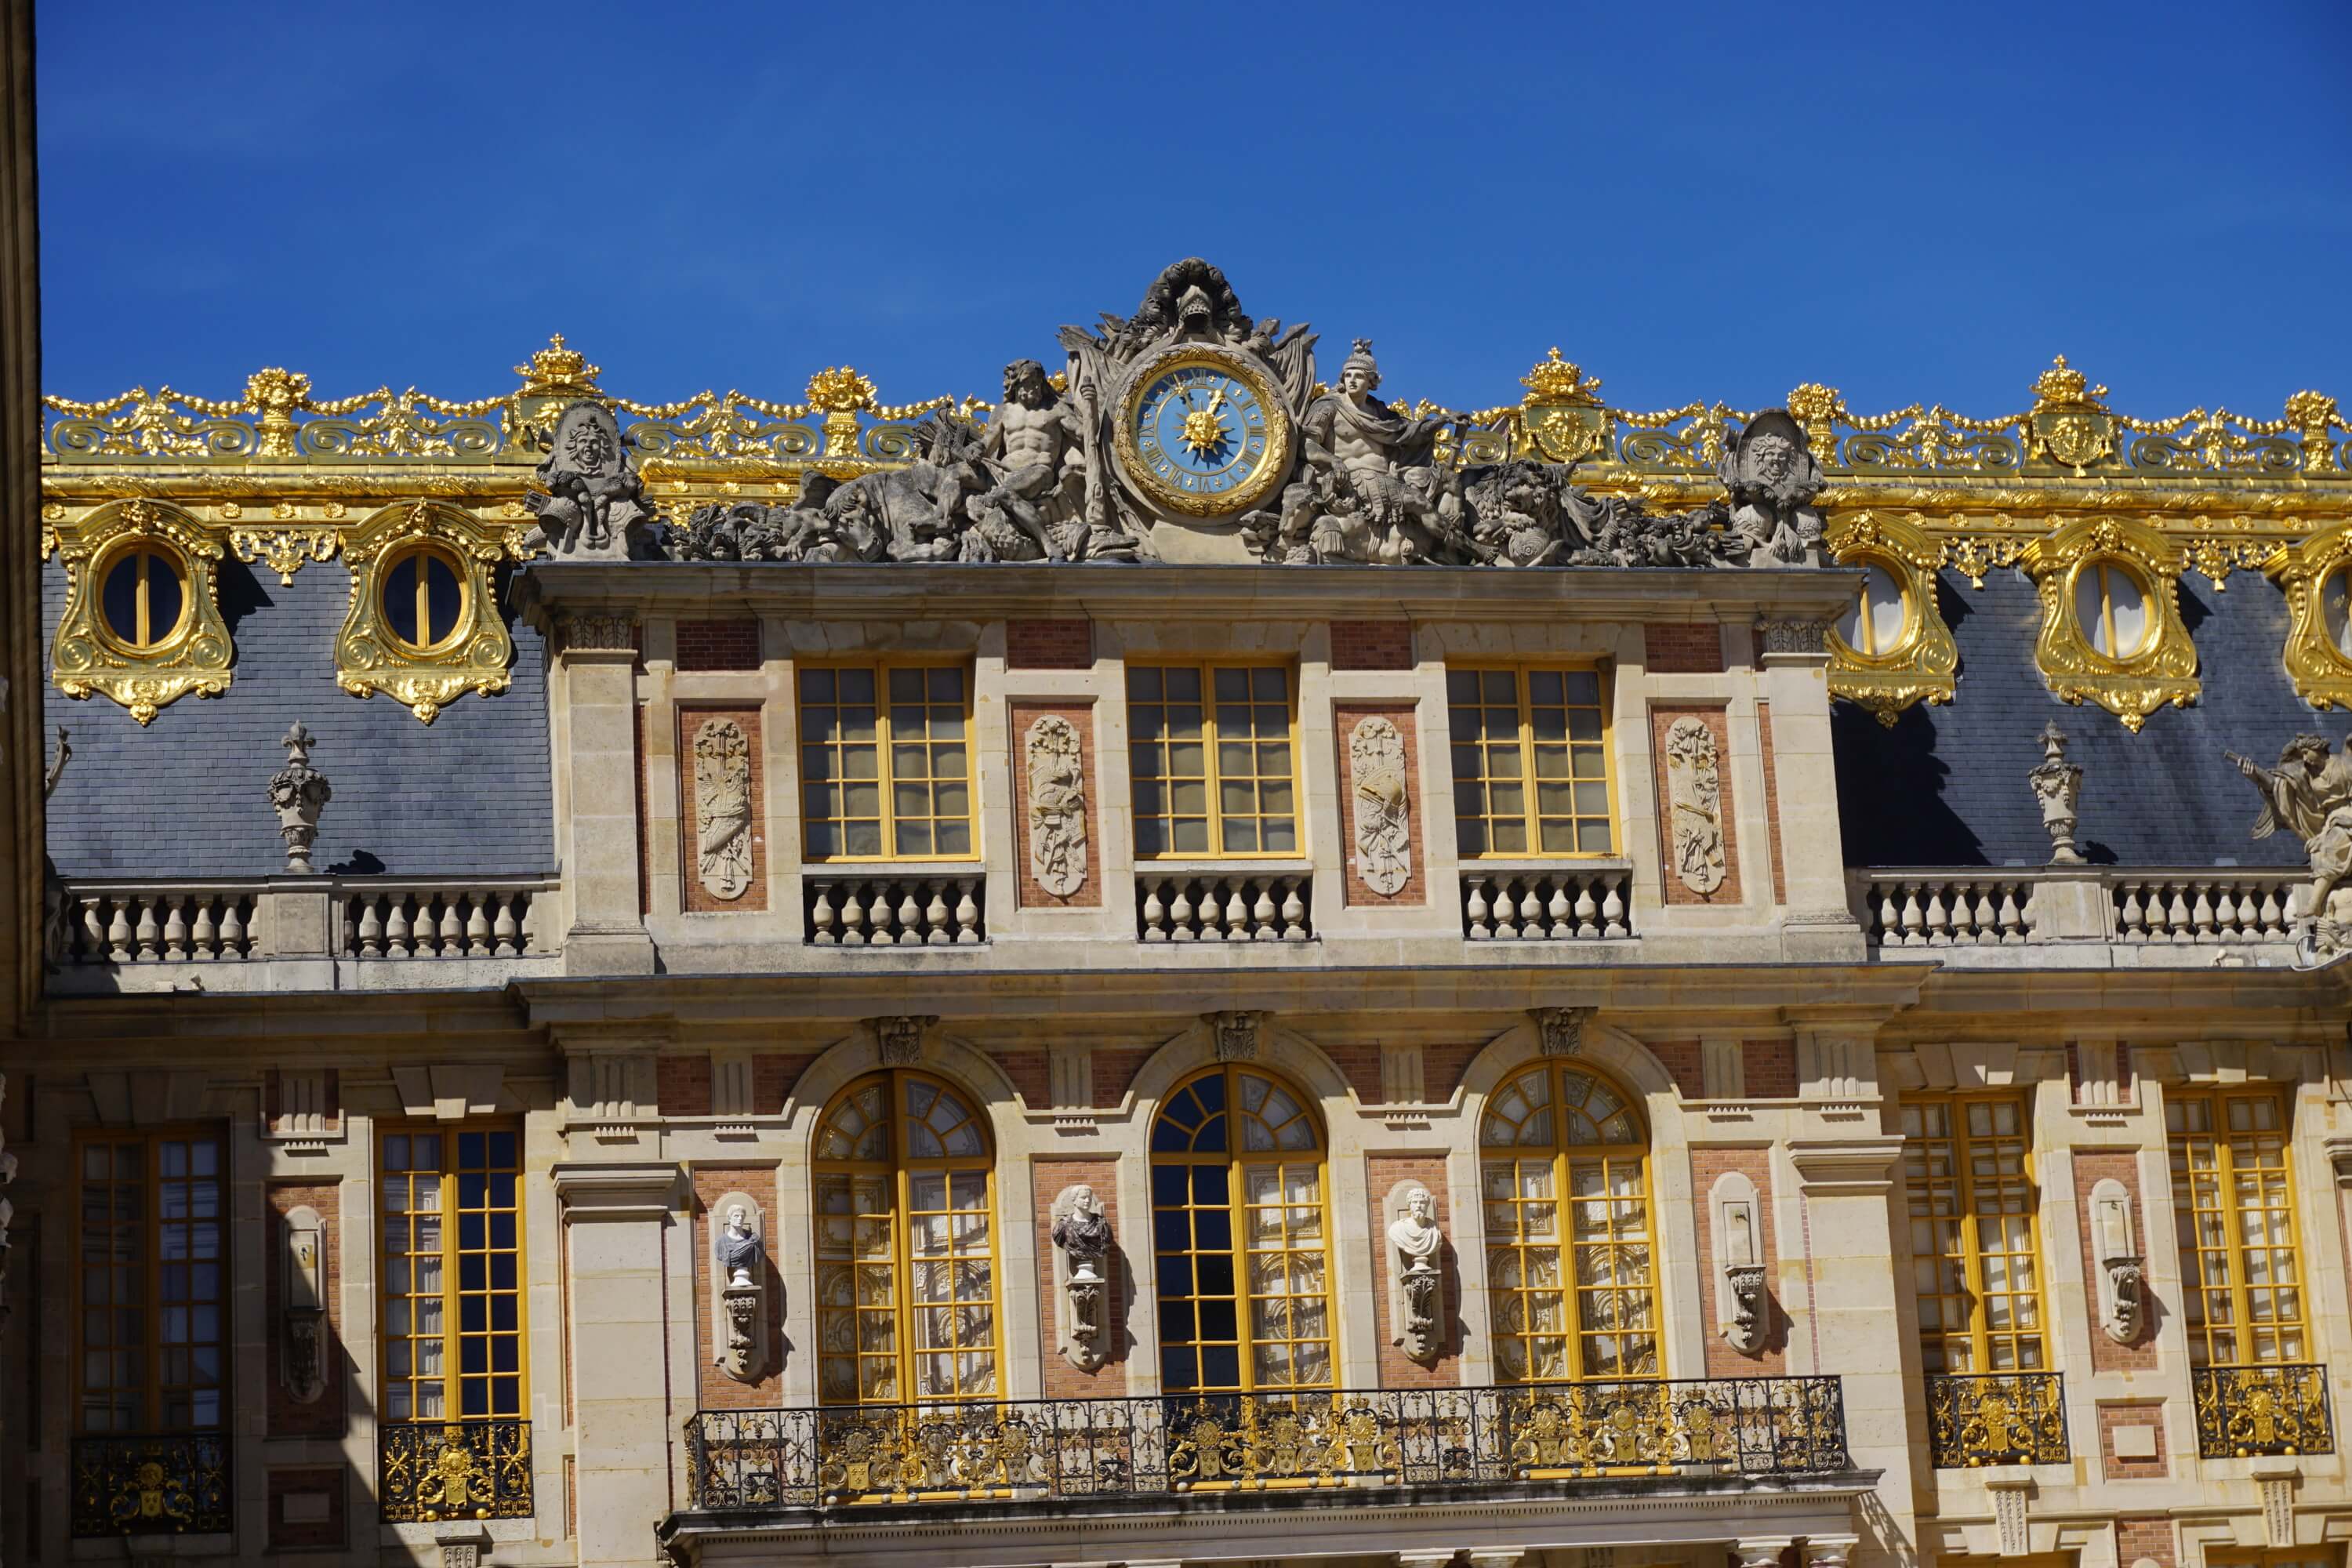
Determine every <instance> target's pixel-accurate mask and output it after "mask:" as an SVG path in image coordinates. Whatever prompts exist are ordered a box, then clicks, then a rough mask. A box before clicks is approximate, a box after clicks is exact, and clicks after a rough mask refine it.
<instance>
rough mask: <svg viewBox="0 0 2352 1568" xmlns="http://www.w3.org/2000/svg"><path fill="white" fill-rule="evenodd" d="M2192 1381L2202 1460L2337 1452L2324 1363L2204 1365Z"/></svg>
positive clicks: (2192, 1372) (2193, 1373)
mask: <svg viewBox="0 0 2352 1568" xmlns="http://www.w3.org/2000/svg"><path fill="white" fill-rule="evenodd" d="M2189 1393H2190V1394H2191V1395H2192V1396H2193V1397H2194V1400H2195V1403H2196V1406H2197V1453H2198V1457H2199V1458H2206V1459H2232V1458H2237V1459H2242V1458H2247V1457H2249V1456H2251V1455H2255V1454H2331V1453H2334V1452H2335V1451H2336V1430H2335V1427H2334V1426H2333V1425H2332V1424H2331V1423H2330V1422H2329V1420H2328V1415H2327V1369H2326V1367H2324V1366H2300V1365H2288V1366H2200V1367H2194V1368H2192V1369H2190V1371H2189Z"/></svg>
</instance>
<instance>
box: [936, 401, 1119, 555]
mask: <svg viewBox="0 0 2352 1568" xmlns="http://www.w3.org/2000/svg"><path fill="white" fill-rule="evenodd" d="M980 460H981V462H982V465H983V466H984V467H985V468H987V470H988V476H989V479H990V480H991V483H990V484H989V486H988V487H987V488H986V489H983V490H982V491H981V493H980V494H978V495H976V496H973V497H972V498H971V500H970V501H968V502H967V503H966V506H965V510H967V511H968V512H969V513H970V514H971V518H972V523H973V527H974V528H975V529H976V530H977V531H979V532H980V534H981V535H982V540H983V542H984V543H985V544H986V546H987V548H988V551H989V552H991V553H992V555H993V556H994V557H995V558H996V559H997V560H1000V561H1034V560H1036V559H1037V558H1038V557H1039V556H1041V555H1042V556H1043V557H1044V558H1045V559H1046V560H1048V561H1081V560H1085V559H1087V557H1089V556H1106V555H1126V556H1130V557H1131V556H1132V555H1133V554H1134V553H1135V542H1134V541H1133V540H1131V539H1129V538H1127V537H1126V536H1125V535H1123V534H1114V533H1110V532H1108V531H1097V530H1095V529H1091V528H1089V527H1088V526H1087V521H1086V519H1085V516H1084V508H1085V504H1086V495H1087V440H1086V426H1085V423H1084V421H1083V420H1082V419H1081V417H1080V416H1079V413H1078V410H1077V409H1076V407H1075V406H1073V405H1072V404H1071V403H1070V401H1069V400H1068V399H1067V398H1066V397H1063V396H1061V395H1058V394H1056V393H1055V391H1054V385H1053V383H1052V382H1050V381H1048V380H1047V379H1046V377H1045V366H1044V365H1042V364H1040V363H1037V362H1036V361H1035V360H1034V359H1017V360H1014V361H1013V363H1011V364H1008V365H1006V366H1005V367H1004V401H1003V403H1000V404H998V405H997V406H996V412H995V413H994V414H993V415H992V416H990V418H989V421H988V432H987V435H986V436H985V437H983V438H982V442H981V446H980Z"/></svg>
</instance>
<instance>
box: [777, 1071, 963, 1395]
mask: <svg viewBox="0 0 2352 1568" xmlns="http://www.w3.org/2000/svg"><path fill="white" fill-rule="evenodd" d="M877 1081H878V1082H879V1083H880V1084H881V1086H882V1091H883V1100H882V1103H883V1118H882V1120H883V1121H884V1123H885V1125H886V1126H887V1130H888V1131H887V1140H888V1149H889V1154H888V1158H887V1159H884V1160H855V1159H850V1160H843V1159H833V1158H827V1157H824V1156H823V1155H821V1154H818V1153H817V1152H815V1150H814V1146H812V1151H811V1154H810V1160H809V1173H810V1178H811V1189H812V1192H813V1194H821V1193H822V1191H823V1187H824V1178H825V1177H827V1176H829V1175H845V1176H847V1177H849V1178H850V1179H851V1182H852V1186H851V1192H852V1194H853V1196H854V1194H855V1193H856V1178H858V1177H860V1176H868V1177H871V1176H883V1177H886V1178H887V1179H888V1181H889V1183H890V1202H891V1211H890V1213H889V1214H888V1215H869V1214H866V1213H865V1212H863V1211H862V1210H853V1225H862V1224H865V1223H868V1222H871V1221H874V1220H877V1219H882V1220H887V1226H888V1231H889V1237H890V1251H889V1259H890V1301H889V1310H890V1313H891V1321H892V1322H893V1323H894V1325H895V1327H894V1329H893V1331H892V1336H891V1342H892V1346H893V1350H894V1352H895V1358H896V1368H897V1370H896V1373H895V1374H894V1375H895V1377H896V1379H897V1382H896V1387H895V1392H894V1394H892V1396H891V1397H889V1398H887V1399H877V1398H868V1397H867V1396H866V1380H865V1378H864V1377H863V1375H862V1373H863V1370H864V1365H865V1363H866V1361H867V1360H868V1359H871V1358H870V1357H869V1354H868V1352H866V1349H865V1345H864V1342H863V1339H862V1334H861V1331H862V1328H863V1321H864V1319H865V1318H866V1317H867V1316H868V1315H870V1314H871V1308H870V1306H869V1304H868V1302H867V1301H866V1300H865V1298H864V1296H863V1294H862V1293H860V1294H858V1295H856V1296H855V1297H854V1298H853V1301H852V1304H851V1306H850V1307H849V1308H847V1309H846V1310H848V1311H849V1312H850V1313H851V1327H852V1335H853V1342H852V1344H851V1348H850V1351H849V1355H850V1359H851V1363H852V1369H853V1371H854V1372H856V1373H860V1374H861V1375H859V1376H858V1377H857V1397H856V1399H854V1400H843V1399H836V1398H828V1397H826V1394H825V1384H824V1363H825V1362H826V1361H828V1360H832V1359H835V1357H836V1356H837V1354H838V1352H832V1351H828V1350H827V1349H826V1347H825V1344H824V1319H825V1316H826V1314H827V1312H828V1310H829V1309H828V1306H827V1304H826V1301H825V1299H824V1286H823V1284H822V1283H821V1282H820V1284H819V1287H818V1292H817V1303H816V1316H817V1320H818V1329H817V1352H816V1353H817V1363H818V1367H817V1403H818V1404H819V1405H824V1406H825V1407H826V1408H829V1409H836V1410H852V1409H856V1408H858V1407H860V1406H888V1405H935V1404H956V1403H986V1402H988V1401H991V1400H995V1399H1002V1398H1003V1397H1004V1393H1003V1390H1004V1259H1003V1247H1002V1246H1001V1244H1000V1237H999V1227H1000V1226H1001V1225H1002V1223H1003V1222H1002V1219H1001V1218H1000V1211H999V1205H998V1203H997V1197H998V1194H997V1185H996V1138H995V1133H994V1130H993V1129H992V1127H991V1126H990V1125H989V1120H988V1110H987V1107H986V1105H985V1103H984V1102H983V1101H982V1100H981V1099H980V1097H979V1096H977V1095H975V1094H973V1093H972V1092H971V1090H970V1089H966V1088H964V1087H963V1086H962V1085H961V1084H960V1083H955V1082H952V1081H950V1079H944V1078H940V1076H938V1075H937V1074H935V1073H927V1072H921V1071H918V1070H916V1069H913V1068H882V1069H880V1070H879V1071H877V1072H872V1073H866V1074H862V1075H860V1076H859V1077H858V1078H856V1079H853V1080H852V1081H851V1082H849V1083H848V1084H845V1085H844V1086H843V1087H842V1089H840V1090H839V1091H837V1092H836V1093H835V1095H834V1096H833V1098H832V1099H830V1100H827V1101H826V1102H825V1106H824V1113H823V1114H822V1115H821V1116H819V1117H818V1118H817V1130H818V1135H819V1137H822V1136H823V1134H824V1130H825V1129H827V1128H829V1127H831V1126H832V1125H833V1121H834V1116H835V1112H836V1110H839V1108H840V1107H841V1105H842V1103H843V1102H844V1101H845V1100H849V1099H851V1098H852V1097H853V1096H855V1095H856V1093H857V1092H858V1091H859V1090H860V1089H865V1088H866V1087H867V1086H869V1085H872V1084H874V1083H877ZM911 1084H922V1085H929V1086H930V1087H932V1088H935V1089H940V1090H942V1091H944V1092H945V1093H947V1094H949V1095H950V1096H952V1097H953V1098H954V1100H956V1102H957V1103H958V1104H959V1105H960V1106H961V1108H962V1109H963V1110H965V1111H966V1112H967V1113H968V1114H969V1115H970V1117H971V1121H972V1124H973V1125H974V1126H975V1127H977V1128H978V1130H979V1132H980V1141H981V1152H979V1153H978V1154H941V1155H936V1156H923V1155H915V1154H910V1153H908V1149H907V1120H908V1117H909V1116H910V1115H911V1114H912V1112H911V1111H909V1110H908V1086H909V1085H911ZM974 1171H977V1172H979V1173H981V1175H982V1178H983V1181H984V1184H985V1195H984V1197H983V1199H982V1203H983V1205H984V1207H983V1209H982V1213H983V1214H985V1215H986V1216H987V1221H988V1296H987V1300H986V1304H987V1307H988V1316H989V1338H988V1346H987V1348H988V1351H989V1354H990V1356H991V1359H992V1367H993V1369H994V1372H993V1376H992V1380H991V1381H992V1386H991V1387H990V1388H988V1389H985V1390H979V1391H974V1392H971V1393H961V1392H958V1393H951V1394H918V1393H917V1392H916V1388H917V1383H916V1373H917V1363H918V1362H919V1361H920V1359H921V1358H922V1356H923V1355H925V1354H926V1353H938V1352H940V1348H941V1347H938V1346H919V1345H918V1344H917V1342H916V1332H915V1329H916V1316H917V1314H919V1313H920V1312H923V1311H925V1310H935V1309H936V1308H938V1307H939V1306H940V1305H941V1304H940V1303H938V1302H923V1301H918V1300H914V1298H913V1288H914V1279H915V1264H916V1262H917V1261H918V1260H917V1258H916V1256H915V1248H914V1221H915V1219H916V1217H917V1216H918V1215H919V1214H920V1215H933V1214H946V1215H954V1214H955V1213H956V1212H958V1211H957V1210H956V1208H955V1206H954V1197H953V1191H954V1177H955V1176H956V1175H957V1174H959V1173H971V1172H974ZM932 1172H937V1173H940V1174H941V1175H942V1176H943V1177H944V1178H945V1181H946V1185H947V1191H948V1194H949V1197H948V1200H947V1201H948V1205H949V1206H948V1207H947V1208H946V1209H945V1210H930V1209H925V1210H921V1211H918V1210H917V1209H916V1207H915V1194H914V1180H915V1178H916V1177H917V1176H919V1175H921V1174H925V1173H932ZM810 1209H811V1225H812V1228H813V1231H814V1230H815V1229H817V1228H818V1227H822V1226H823V1225H824V1218H825V1210H824V1207H823V1203H822V1198H821V1197H813V1199H812V1202H811V1205H810ZM950 1233H952V1221H950ZM813 1242H814V1245H813V1246H812V1248H811V1251H812V1254H813V1255H814V1261H815V1263H816V1267H817V1272H818V1277H819V1279H820V1281H822V1279H823V1277H824V1270H825V1264H826V1258H825V1256H824V1240H823V1237H822V1236H821V1235H814V1236H813ZM956 1258H957V1255H956V1254H955V1253H953V1252H952V1251H951V1252H950V1254H949V1257H948V1261H949V1262H950V1265H952V1264H953V1262H954V1261H955V1260H956ZM864 1262H865V1255H864V1254H863V1253H862V1252H859V1251H857V1250H856V1247H855V1245H854V1244H853V1248H852V1255H851V1261H850V1263H849V1268H850V1269H851V1277H852V1280H853V1282H855V1281H856V1279H857V1271H858V1269H859V1268H860V1266H861V1265H862V1264H863V1263H864ZM947 1304H948V1305H950V1306H953V1307H958V1308H961V1307H965V1306H968V1305H969V1303H968V1302H965V1301H963V1300H951V1301H950V1303H947ZM971 1348H973V1347H970V1346H965V1345H963V1344H961V1342H959V1343H957V1344H955V1345H952V1346H949V1347H946V1349H945V1353H947V1354H949V1355H950V1356H953V1355H956V1354H958V1353H959V1352H966V1351H968V1350H970V1349H971Z"/></svg>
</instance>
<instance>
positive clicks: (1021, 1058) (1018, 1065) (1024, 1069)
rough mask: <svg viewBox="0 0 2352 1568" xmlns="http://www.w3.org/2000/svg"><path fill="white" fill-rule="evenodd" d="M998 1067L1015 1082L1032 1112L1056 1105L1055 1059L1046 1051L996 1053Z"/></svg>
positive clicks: (994, 1053) (1014, 1087)
mask: <svg viewBox="0 0 2352 1568" xmlns="http://www.w3.org/2000/svg"><path fill="white" fill-rule="evenodd" d="M991 1055H992V1056H993V1057H994V1058H996V1065H997V1066H998V1067H1000V1068H1003V1069H1004V1076H1005V1077H1006V1078H1009V1079H1012V1080H1013V1089H1014V1090H1015V1091H1016V1092H1018V1093H1019V1094H1020V1096H1021V1098H1022V1100H1024V1101H1025V1102H1026V1103H1027V1105H1028V1107H1029V1109H1030V1110H1045V1108H1046V1107H1047V1106H1049V1105H1051V1104H1053V1103H1054V1090H1053V1086H1052V1076H1053V1058H1052V1056H1051V1054H1050V1053H1049V1052H1045V1051H995V1052H992V1053H991Z"/></svg>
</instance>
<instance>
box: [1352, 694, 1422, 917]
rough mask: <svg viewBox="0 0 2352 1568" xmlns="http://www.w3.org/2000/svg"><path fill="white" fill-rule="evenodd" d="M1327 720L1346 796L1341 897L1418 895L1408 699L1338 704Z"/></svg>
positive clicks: (1359, 900)
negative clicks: (1344, 874) (1343, 890)
mask: <svg viewBox="0 0 2352 1568" xmlns="http://www.w3.org/2000/svg"><path fill="white" fill-rule="evenodd" d="M1331 720H1332V728H1333V730H1334V731H1335V733H1336V735H1337V739H1338V742H1339V774H1340V777H1341V779H1342V780H1343V781H1344V785H1343V790H1344V794H1345V796H1346V805H1345V811H1346V823H1345V826H1346V830H1347V834H1348V846H1347V847H1348V866H1347V887H1348V901H1349V903H1351V904H1373V905H1381V904H1392V903H1419V902H1423V901H1424V900H1425V898H1426V892H1425V889H1424V886H1423V880H1422V879H1421V878H1420V877H1419V876H1417V875H1416V872H1417V871H1418V870H1419V869H1420V868H1419V864H1418V862H1419V859H1420V850H1421V837H1422V825H1421V823H1420V822H1419V820H1418V819H1417V814H1416V812H1415V810H1414V800H1413V795H1414V787H1413V783H1414V769H1415V754H1414V747H1413V710H1412V704H1410V703H1394V704H1383V705H1380V706H1351V705H1347V704H1340V705H1337V706H1335V707H1334V708H1333V709H1332V713H1331Z"/></svg>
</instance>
